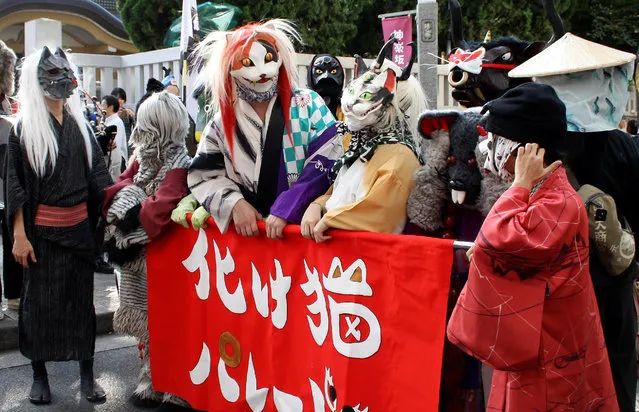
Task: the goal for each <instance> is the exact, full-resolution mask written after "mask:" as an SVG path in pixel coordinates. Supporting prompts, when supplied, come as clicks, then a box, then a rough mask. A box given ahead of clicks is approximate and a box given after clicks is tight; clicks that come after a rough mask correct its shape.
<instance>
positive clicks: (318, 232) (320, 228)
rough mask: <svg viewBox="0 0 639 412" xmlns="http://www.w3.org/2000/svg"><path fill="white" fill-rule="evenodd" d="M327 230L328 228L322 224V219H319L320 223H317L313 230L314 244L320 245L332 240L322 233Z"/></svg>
mask: <svg viewBox="0 0 639 412" xmlns="http://www.w3.org/2000/svg"><path fill="white" fill-rule="evenodd" d="M327 230H328V226H327V225H326V223H324V219H320V221H319V222H317V224H316V225H315V228H314V229H313V239H315V242H317V243H322V242H326V241H327V240H330V239H332V237H330V236H326V235H325V234H324V232H326V231H327Z"/></svg>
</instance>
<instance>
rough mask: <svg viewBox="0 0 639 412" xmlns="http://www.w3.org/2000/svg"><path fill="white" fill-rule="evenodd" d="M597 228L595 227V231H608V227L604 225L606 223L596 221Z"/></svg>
mask: <svg viewBox="0 0 639 412" xmlns="http://www.w3.org/2000/svg"><path fill="white" fill-rule="evenodd" d="M595 224H596V226H595V230H596V231H602V230H604V231H605V230H606V225H605V224H604V222H602V221H596V222H595Z"/></svg>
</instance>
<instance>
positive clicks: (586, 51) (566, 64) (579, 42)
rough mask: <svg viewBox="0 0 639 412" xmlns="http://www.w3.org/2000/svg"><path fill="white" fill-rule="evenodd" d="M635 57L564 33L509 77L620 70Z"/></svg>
mask: <svg viewBox="0 0 639 412" xmlns="http://www.w3.org/2000/svg"><path fill="white" fill-rule="evenodd" d="M635 58H636V56H635V55H634V54H632V53H626V52H623V51H621V50H617V49H613V48H610V47H607V46H603V45H601V44H598V43H593V42H591V41H588V40H586V39H582V38H581V37H578V36H575V35H574V34H572V33H566V34H565V35H564V36H563V37H562V38H561V39H559V40H557V41H556V42H555V43H553V44H551V45H550V46H548V48H546V49H545V50H544V51H542V52H541V53H539V54H538V55H536V56H534V57H533V58H531V59H529V60H528V61H526V62H524V63H523V64H521V65H520V66H518V67H516V68H514V69H513V70H511V71H510V72H509V73H508V76H510V77H544V76H554V75H557V74H567V73H577V72H584V71H587V70H595V69H601V68H604V67H614V66H621V65H622V64H626V63H629V62H631V61H633V60H635Z"/></svg>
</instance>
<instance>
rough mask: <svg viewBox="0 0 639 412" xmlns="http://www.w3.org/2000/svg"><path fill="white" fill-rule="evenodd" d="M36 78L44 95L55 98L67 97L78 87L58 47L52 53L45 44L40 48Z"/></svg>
mask: <svg viewBox="0 0 639 412" xmlns="http://www.w3.org/2000/svg"><path fill="white" fill-rule="evenodd" d="M38 80H39V81H40V86H42V89H43V90H44V92H45V95H46V96H47V97H49V98H51V99H55V100H61V99H68V98H69V97H70V96H71V94H72V93H73V90H75V88H76V87H78V80H77V79H76V78H75V75H74V74H73V69H71V64H69V60H67V56H66V54H64V51H62V49H61V48H59V47H58V49H57V50H56V51H55V53H54V54H51V51H50V50H49V48H48V47H46V46H45V47H44V49H43V50H42V54H41V55H40V62H39V63H38Z"/></svg>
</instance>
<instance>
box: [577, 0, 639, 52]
mask: <svg viewBox="0 0 639 412" xmlns="http://www.w3.org/2000/svg"><path fill="white" fill-rule="evenodd" d="M637 6H638V5H637V3H636V2H634V1H614V0H613V1H603V0H593V1H591V2H590V7H589V8H590V13H589V15H586V16H584V18H583V20H585V22H590V26H589V27H588V26H587V25H586V26H585V27H584V28H583V29H584V30H585V29H586V28H587V37H588V38H589V39H590V40H593V41H596V42H600V43H604V44H606V45H608V46H611V47H614V48H617V49H622V50H625V51H628V52H631V53H637V48H639V8H638V7H637ZM588 17H590V19H588ZM583 20H582V21H583Z"/></svg>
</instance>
